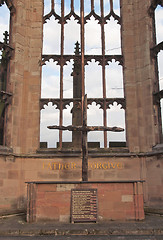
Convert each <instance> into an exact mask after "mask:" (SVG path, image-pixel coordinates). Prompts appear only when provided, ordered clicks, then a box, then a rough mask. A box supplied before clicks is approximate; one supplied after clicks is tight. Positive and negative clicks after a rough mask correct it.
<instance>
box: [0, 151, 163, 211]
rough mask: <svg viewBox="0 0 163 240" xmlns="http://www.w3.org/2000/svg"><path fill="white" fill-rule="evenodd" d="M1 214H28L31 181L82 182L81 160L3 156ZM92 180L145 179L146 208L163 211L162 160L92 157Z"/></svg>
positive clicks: (90, 165) (77, 158)
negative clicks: (27, 205)
mask: <svg viewBox="0 0 163 240" xmlns="http://www.w3.org/2000/svg"><path fill="white" fill-rule="evenodd" d="M0 166H1V169H0V192H1V195H0V214H2V213H7V212H9V213H11V212H18V211H23V212H24V211H26V200H27V184H26V182H30V181H57V182H59V181H61V182H64V181H66V182H67V181H70V182H72V181H81V179H82V176H81V158H80V157H79V156H78V157H77V156H76V157H75V156H74V157H72V156H71V157H66V158H65V157H64V158H63V157H61V156H60V157H59V156H58V157H54V156H51V157H50V156H49V157H48V158H47V157H46V156H34V155H33V156H32V155H31V156H28V157H27V156H18V155H13V154H8V155H6V154H5V155H2V154H1V156H0ZM88 169H89V170H88V172H89V181H130V180H144V181H145V182H144V183H143V191H144V202H145V206H147V207H154V208H159V207H160V208H161V206H162V201H163V195H162V183H163V158H162V157H160V156H159V157H156V156H154V157H138V156H132V157H123V156H121V157H113V156H112V157H111V156H110V157H109V156H107V157H98V158H97V157H89V161H88Z"/></svg>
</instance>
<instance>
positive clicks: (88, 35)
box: [85, 16, 101, 55]
mask: <svg viewBox="0 0 163 240" xmlns="http://www.w3.org/2000/svg"><path fill="white" fill-rule="evenodd" d="M85 48H86V54H90V55H93V54H99V55H100V54H101V30H100V25H99V24H98V21H97V20H96V19H95V18H94V17H93V16H91V18H90V20H88V22H87V24H86V25H85Z"/></svg>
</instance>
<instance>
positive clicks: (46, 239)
mask: <svg viewBox="0 0 163 240" xmlns="http://www.w3.org/2000/svg"><path fill="white" fill-rule="evenodd" d="M76 239H78V240H162V239H163V235H162V236H142V235H141V236H133V235H130V236H76V235H75V236H69V237H68V236H31V237H22V236H19V237H0V240H76Z"/></svg>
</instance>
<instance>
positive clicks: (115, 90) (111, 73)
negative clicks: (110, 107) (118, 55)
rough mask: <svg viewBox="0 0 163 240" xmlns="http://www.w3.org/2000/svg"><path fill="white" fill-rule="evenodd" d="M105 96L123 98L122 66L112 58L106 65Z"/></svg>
mask: <svg viewBox="0 0 163 240" xmlns="http://www.w3.org/2000/svg"><path fill="white" fill-rule="evenodd" d="M106 94H107V95H106V96H107V97H111V98H117V97H118V98H124V86H123V72H122V66H120V65H119V63H118V62H115V61H114V60H113V61H112V62H111V63H109V65H108V66H107V67H106Z"/></svg>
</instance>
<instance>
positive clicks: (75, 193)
mask: <svg viewBox="0 0 163 240" xmlns="http://www.w3.org/2000/svg"><path fill="white" fill-rule="evenodd" d="M96 221H97V189H72V190H71V222H72V223H75V222H96Z"/></svg>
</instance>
